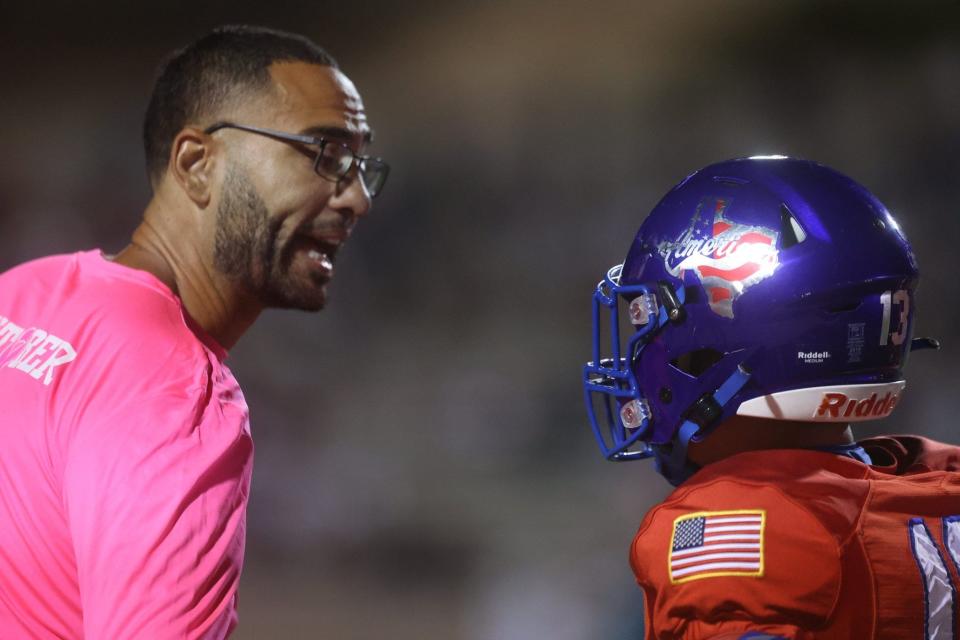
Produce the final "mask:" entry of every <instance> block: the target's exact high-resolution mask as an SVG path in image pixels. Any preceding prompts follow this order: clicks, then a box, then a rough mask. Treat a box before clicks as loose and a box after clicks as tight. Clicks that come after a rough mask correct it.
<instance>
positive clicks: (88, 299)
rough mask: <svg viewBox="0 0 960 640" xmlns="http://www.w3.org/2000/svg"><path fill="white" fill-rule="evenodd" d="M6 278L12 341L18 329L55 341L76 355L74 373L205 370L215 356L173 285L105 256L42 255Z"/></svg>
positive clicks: (0, 307) (2, 306)
mask: <svg viewBox="0 0 960 640" xmlns="http://www.w3.org/2000/svg"><path fill="white" fill-rule="evenodd" d="M0 278H2V280H0V285H2V286H0V316H2V317H3V319H4V320H5V321H6V322H8V323H10V327H13V328H12V329H10V330H9V331H8V332H7V333H10V337H11V339H12V338H13V333H15V332H16V331H14V329H16V328H19V329H21V330H22V331H20V333H21V334H23V332H28V331H31V332H43V333H44V335H50V336H56V337H57V339H58V340H60V341H62V343H63V344H69V345H70V347H71V349H72V350H73V351H75V353H76V358H75V361H74V363H73V364H71V369H74V370H78V369H83V370H85V372H84V373H85V374H89V373H91V372H97V374H98V375H103V374H104V373H109V372H111V371H112V372H118V371H125V370H128V371H130V372H131V374H132V373H133V372H136V373H137V376H138V377H141V378H142V377H149V376H150V375H151V374H152V373H155V372H159V371H165V374H164V375H166V376H170V375H176V373H177V372H178V371H190V370H195V369H197V368H201V369H202V368H203V367H204V365H207V364H208V363H209V362H210V361H211V360H213V359H214V357H213V355H212V354H211V353H209V351H210V350H209V348H208V347H206V345H205V344H204V343H203V341H202V340H201V339H200V338H199V337H198V336H197V334H196V333H195V332H194V331H193V330H192V329H191V328H190V326H189V324H188V320H187V318H186V317H185V314H184V311H183V308H182V305H181V304H180V301H179V299H178V298H177V297H176V296H175V295H174V294H173V293H172V292H171V291H170V290H169V289H168V288H166V287H165V286H164V285H163V284H162V283H160V282H159V281H158V280H156V278H154V277H153V276H151V275H150V274H147V273H146V272H140V271H135V270H133V269H128V268H126V267H123V266H121V265H118V264H115V263H112V262H109V261H108V260H105V259H104V258H103V256H102V255H101V254H100V252H99V251H88V252H80V253H75V254H69V255H57V256H49V257H45V258H40V259H37V260H33V261H31V262H27V263H23V264H21V265H19V266H17V267H15V268H13V269H11V270H9V271H7V272H5V273H4V274H2V275H0ZM14 325H16V327H14ZM77 373H80V372H79V371H77Z"/></svg>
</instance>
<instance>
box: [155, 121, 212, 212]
mask: <svg viewBox="0 0 960 640" xmlns="http://www.w3.org/2000/svg"><path fill="white" fill-rule="evenodd" d="M212 142H213V141H212V139H211V138H210V136H209V135H208V134H205V133H203V132H202V131H200V130H199V129H193V128H190V127H188V128H186V129H183V130H182V131H180V133H178V134H177V137H176V138H174V139H173V145H172V147H171V149H170V166H169V167H168V169H167V170H168V171H169V173H170V175H171V176H173V179H174V180H176V182H177V184H179V185H180V188H181V189H183V192H184V193H185V194H187V197H189V198H190V199H191V200H193V201H194V202H195V203H196V204H197V206H199V207H201V208H203V207H206V206H207V205H208V204H209V203H210V197H211V193H210V189H211V184H212V183H213V170H214V166H215V162H214V148H213V146H212V144H211V143H212Z"/></svg>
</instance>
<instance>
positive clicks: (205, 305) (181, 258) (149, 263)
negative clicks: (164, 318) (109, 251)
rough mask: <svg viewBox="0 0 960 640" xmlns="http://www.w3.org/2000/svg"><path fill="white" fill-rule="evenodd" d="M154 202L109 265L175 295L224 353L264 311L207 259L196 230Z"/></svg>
mask: <svg viewBox="0 0 960 640" xmlns="http://www.w3.org/2000/svg"><path fill="white" fill-rule="evenodd" d="M162 209H163V207H161V206H160V204H159V203H158V201H157V200H156V199H154V200H153V201H151V203H150V205H149V206H148V207H147V210H146V212H145V213H144V219H143V222H141V224H140V226H138V227H137V229H136V230H135V231H134V233H133V237H132V239H131V241H130V244H129V245H127V247H125V248H124V249H123V250H122V251H120V252H119V253H118V254H117V255H116V256H114V257H113V258H112V259H113V260H114V261H115V262H117V263H118V264H122V265H124V266H127V267H130V268H132V269H140V270H143V271H147V272H149V273H151V274H153V275H154V276H155V277H156V278H157V279H159V280H160V281H161V282H163V283H164V284H166V285H167V286H168V287H170V290H171V291H173V293H174V294H175V295H177V296H178V297H179V298H180V300H181V302H182V304H183V307H184V310H185V311H186V312H187V313H188V314H189V315H190V317H191V318H192V319H193V320H194V322H196V323H197V324H198V325H200V327H201V328H202V329H203V330H204V331H205V332H206V333H207V334H209V335H210V336H211V337H212V338H213V339H214V340H216V341H217V342H218V343H219V344H220V345H221V346H222V347H224V348H225V349H230V348H231V347H233V345H234V344H236V343H237V341H238V340H239V339H240V337H241V336H242V335H243V334H244V333H246V331H247V329H249V328H250V325H252V324H253V323H254V321H255V320H256V319H257V317H258V316H259V315H260V312H261V311H262V310H263V307H262V306H261V305H260V304H259V303H258V302H257V301H256V300H254V299H253V298H251V297H250V296H245V295H243V294H242V293H241V292H240V291H238V290H237V288H236V287H235V286H233V284H232V283H231V282H230V281H229V280H228V279H227V278H226V277H225V276H224V275H223V274H221V273H219V272H218V271H217V270H216V269H215V268H214V267H213V264H212V260H210V259H205V257H204V256H205V255H206V253H209V252H204V250H203V247H202V246H201V240H200V237H199V236H200V234H199V233H196V231H197V230H195V229H190V228H189V226H188V225H187V226H185V225H184V222H183V221H182V220H178V218H177V216H175V215H169V212H167V211H163V210H162Z"/></svg>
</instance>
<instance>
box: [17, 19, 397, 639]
mask: <svg viewBox="0 0 960 640" xmlns="http://www.w3.org/2000/svg"><path fill="white" fill-rule="evenodd" d="M370 138H371V130H370V128H369V126H368V125H367V119H366V115H365V112H364V107H363V102H362V101H361V99H360V96H359V94H358V93H357V91H356V89H355V88H354V86H353V84H352V83H351V82H350V80H349V79H348V78H347V77H346V76H345V75H344V74H343V73H342V72H340V71H339V69H338V68H337V65H336V63H335V62H334V60H333V59H332V58H331V57H330V56H329V55H328V54H327V53H326V52H324V51H323V50H322V49H320V48H319V47H317V46H316V45H315V44H313V43H312V42H310V41H309V40H307V39H306V38H303V37H300V36H296V35H291V34H286V33H281V32H277V31H271V30H267V29H261V28H252V27H224V28H220V29H217V30H215V31H213V32H211V33H210V34H208V35H207V36H205V37H203V38H202V39H200V40H198V41H197V42H195V43H193V44H192V45H190V46H188V47H186V48H185V49H183V50H181V51H179V52H177V53H176V54H175V55H174V56H173V57H172V58H171V59H170V60H169V61H168V62H167V63H166V65H165V66H164V68H163V69H162V72H161V74H160V76H159V78H158V80H157V83H156V86H155V88H154V92H153V96H152V98H151V100H150V105H149V107H148V110H147V114H146V119H145V125H144V142H145V147H146V155H147V168H148V172H149V176H150V181H151V185H152V188H153V198H152V200H151V201H150V203H149V204H148V206H147V208H146V211H145V213H144V216H143V222H142V224H141V225H140V226H139V227H138V228H137V230H136V231H135V233H134V234H133V238H132V240H131V242H130V244H129V246H127V247H126V248H125V249H123V250H122V251H120V252H119V253H118V254H117V255H115V256H105V255H102V254H101V253H100V252H99V251H89V252H84V253H78V254H74V255H66V256H54V257H48V258H43V259H40V260H37V261H34V262H30V263H27V264H24V265H21V266H19V267H16V268H14V269H12V270H10V271H8V272H7V273H4V274H2V275H0V365H2V366H0V405H2V406H3V408H4V415H3V417H2V418H0V637H3V638H82V637H86V638H133V637H137V638H151V639H162V638H223V637H225V636H227V635H229V633H230V632H231V630H232V629H233V628H234V627H235V625H236V622H237V614H236V606H237V595H236V594H237V584H238V580H239V577H240V570H241V565H242V560H243V549H244V518H245V511H246V503H247V496H248V492H249V483H250V473H251V464H252V443H251V440H250V433H249V426H248V420H247V407H246V404H245V403H244V400H243V395H242V394H241V392H240V389H239V387H238V386H237V383H236V381H235V379H234V377H233V375H232V374H231V373H230V371H229V369H228V368H227V367H226V365H225V364H224V358H225V357H226V353H227V350H228V349H229V348H231V347H232V346H233V345H234V344H235V343H236V342H237V340H238V339H239V338H240V337H241V336H242V335H243V333H244V332H245V331H246V330H247V329H248V328H249V327H250V325H251V324H252V323H253V322H254V321H255V320H256V318H257V316H258V315H259V314H260V312H261V311H262V310H263V309H265V308H267V307H291V308H299V309H305V310H319V309H321V308H322V307H323V306H324V304H325V302H326V296H327V285H328V283H329V282H330V279H331V278H332V276H333V270H334V267H333V263H334V260H335V256H336V254H337V251H338V250H339V248H340V246H341V245H342V244H343V242H344V241H345V240H346V239H347V237H348V236H349V235H350V233H351V231H352V229H353V226H354V224H355V223H356V222H357V220H359V219H360V218H362V217H363V216H365V215H366V214H367V212H368V210H369V208H370V204H371V198H372V197H373V196H375V195H377V193H378V192H379V190H380V189H381V188H382V186H383V183H384V180H385V179H386V175H387V166H386V165H385V164H384V163H383V162H382V161H380V160H377V159H372V158H368V157H365V156H363V155H361V153H362V152H363V150H364V147H365V145H366V144H367V143H368V142H369V141H370Z"/></svg>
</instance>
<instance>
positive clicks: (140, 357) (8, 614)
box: [0, 251, 253, 640]
mask: <svg viewBox="0 0 960 640" xmlns="http://www.w3.org/2000/svg"><path fill="white" fill-rule="evenodd" d="M225 356H226V353H225V352H224V350H223V349H222V348H221V347H220V346H219V345H217V344H216V343H215V342H214V341H213V340H212V339H211V338H209V337H208V336H206V335H205V334H203V332H202V330H200V329H199V328H198V327H196V326H194V325H193V323H192V321H190V320H189V319H188V317H187V316H186V315H185V313H184V311H183V308H182V306H181V304H180V300H179V299H178V298H177V297H176V296H174V295H173V294H172V293H171V291H170V290H169V289H168V288H167V287H166V286H164V285H163V284H162V283H161V282H160V281H159V280H157V279H156V278H154V277H153V276H152V275H150V274H148V273H146V272H144V271H137V270H133V269H128V268H126V267H123V266H121V265H118V264H115V263H113V262H109V261H107V260H105V259H103V257H102V256H101V254H100V252H99V251H90V252H86V253H78V254H74V255H68V256H53V257H49V258H43V259H40V260H36V261H34V262H29V263H26V264H23V265H20V266H18V267H16V268H14V269H12V270H10V271H7V272H6V273H3V274H0V638H70V639H74V638H88V639H90V640H94V639H109V640H114V639H123V638H146V639H150V640H162V639H164V638H224V637H226V636H227V635H229V633H230V632H231V631H232V630H233V628H234V627H235V626H236V623H237V613H236V604H237V584H238V581H239V579H240V569H241V566H242V563H243V546H244V529H245V514H246V505H247V497H248V494H249V487H250V473H251V469H252V462H253V444H252V441H251V439H250V429H249V421H248V415H247V406H246V403H245V402H244V399H243V395H242V394H241V392H240V388H239V387H238V386H237V382H236V380H235V379H234V377H233V375H232V374H231V373H230V370H229V369H227V367H226V366H225V365H224V364H223V359H224V357H225Z"/></svg>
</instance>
